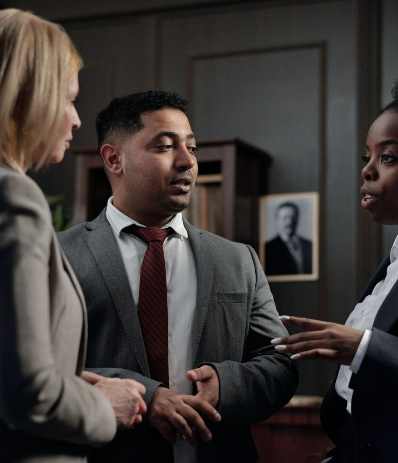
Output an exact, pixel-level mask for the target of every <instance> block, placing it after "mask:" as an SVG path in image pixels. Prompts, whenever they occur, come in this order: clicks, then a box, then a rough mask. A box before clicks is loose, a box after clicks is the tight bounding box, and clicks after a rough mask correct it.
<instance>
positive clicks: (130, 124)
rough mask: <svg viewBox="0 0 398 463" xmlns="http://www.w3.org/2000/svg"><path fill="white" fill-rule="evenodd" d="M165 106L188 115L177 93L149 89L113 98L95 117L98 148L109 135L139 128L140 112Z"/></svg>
mask: <svg viewBox="0 0 398 463" xmlns="http://www.w3.org/2000/svg"><path fill="white" fill-rule="evenodd" d="M165 108H171V109H178V110H179V111H182V112H183V113H184V114H185V115H186V116H188V102H187V101H186V100H185V99H184V98H182V97H181V96H180V95H178V94H177V93H169V92H165V91H162V90H151V91H148V92H138V93H132V94H131V95H125V96H122V97H119V98H114V99H113V100H112V101H111V102H110V103H109V105H108V106H107V107H106V108H104V109H103V110H102V111H100V112H99V113H98V115H97V117H96V119H95V127H96V130H97V137H98V148H99V149H101V147H102V145H103V144H104V141H105V140H106V139H107V138H108V137H109V135H132V134H134V133H137V132H138V131H139V130H141V129H142V128H143V127H144V125H143V123H142V120H141V114H143V113H147V112H150V111H157V110H159V109H165Z"/></svg>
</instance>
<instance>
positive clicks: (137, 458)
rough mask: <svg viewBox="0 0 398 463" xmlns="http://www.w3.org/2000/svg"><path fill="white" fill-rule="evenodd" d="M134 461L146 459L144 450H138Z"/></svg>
mask: <svg viewBox="0 0 398 463" xmlns="http://www.w3.org/2000/svg"><path fill="white" fill-rule="evenodd" d="M133 461H145V455H144V452H137V453H136V454H135V458H134V460H133Z"/></svg>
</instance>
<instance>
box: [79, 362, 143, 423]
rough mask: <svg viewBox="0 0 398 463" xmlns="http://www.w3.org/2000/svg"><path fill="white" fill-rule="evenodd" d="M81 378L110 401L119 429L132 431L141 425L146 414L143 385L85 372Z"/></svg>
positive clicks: (129, 380)
mask: <svg viewBox="0 0 398 463" xmlns="http://www.w3.org/2000/svg"><path fill="white" fill-rule="evenodd" d="M81 378H82V379H84V381H86V382H87V383H90V384H92V385H93V386H94V387H96V388H98V389H99V390H100V391H101V392H102V393H103V394H104V395H105V397H106V398H107V399H108V400H109V402H110V403H111V405H112V407H113V411H114V412H115V417H116V424H117V428H118V429H130V428H132V427H134V425H135V424H136V423H141V421H142V413H145V412H146V404H145V402H144V400H143V398H142V396H143V395H144V394H145V386H144V385H143V384H141V383H138V382H137V381H134V380H133V379H120V378H105V377H104V376H100V375H97V374H96V373H93V372H91V371H83V372H82V373H81Z"/></svg>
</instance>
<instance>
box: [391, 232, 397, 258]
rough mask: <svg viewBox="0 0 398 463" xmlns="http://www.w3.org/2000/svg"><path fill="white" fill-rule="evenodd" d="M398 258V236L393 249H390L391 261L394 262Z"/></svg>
mask: <svg viewBox="0 0 398 463" xmlns="http://www.w3.org/2000/svg"><path fill="white" fill-rule="evenodd" d="M396 259H398V236H397V237H396V238H395V240H394V243H393V245H392V248H391V251H390V261H391V263H393V262H394V261H395V260H396Z"/></svg>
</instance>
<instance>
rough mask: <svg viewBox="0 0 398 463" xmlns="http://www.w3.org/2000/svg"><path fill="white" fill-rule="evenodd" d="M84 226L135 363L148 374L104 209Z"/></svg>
mask: <svg viewBox="0 0 398 463" xmlns="http://www.w3.org/2000/svg"><path fill="white" fill-rule="evenodd" d="M86 228H87V229H88V230H91V233H87V234H86V235H85V237H84V239H85V241H86V242H87V245H88V247H89V249H90V250H91V252H92V253H93V255H94V258H95V260H96V262H97V265H98V268H99V271H100V272H101V273H102V276H103V277H104V280H105V283H106V285H107V287H108V290H109V293H110V294H111V297H112V300H113V303H114V307H115V309H116V311H117V313H118V315H119V317H120V320H121V322H122V325H123V328H124V330H125V332H126V334H127V337H128V339H129V341H130V346H131V348H132V350H133V352H134V354H135V356H136V359H137V362H138V363H139V365H140V367H141V369H142V372H143V374H144V375H146V376H149V375H150V374H149V366H148V360H147V357H146V353H145V346H144V341H143V338H142V334H141V328H140V323H139V320H138V314H137V306H136V304H135V302H134V299H133V295H132V292H131V288H130V282H129V280H128V277H127V273H126V270H125V268H124V264H123V260H122V256H121V255H120V250H119V247H118V245H117V242H116V240H115V236H114V234H113V231H112V228H111V226H110V225H109V223H108V221H107V219H106V215H105V209H104V210H103V211H102V213H101V214H100V215H99V216H98V217H97V218H96V219H95V220H94V221H92V222H90V223H88V224H87V225H86Z"/></svg>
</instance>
